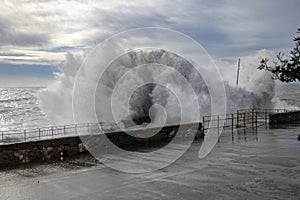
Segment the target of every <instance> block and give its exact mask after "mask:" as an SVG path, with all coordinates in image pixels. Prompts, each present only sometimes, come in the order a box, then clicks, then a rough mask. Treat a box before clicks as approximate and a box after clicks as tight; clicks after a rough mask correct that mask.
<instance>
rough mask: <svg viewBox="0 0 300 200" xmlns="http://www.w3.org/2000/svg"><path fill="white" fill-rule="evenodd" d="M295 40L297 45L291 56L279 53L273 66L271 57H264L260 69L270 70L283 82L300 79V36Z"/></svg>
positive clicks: (274, 76)
mask: <svg viewBox="0 0 300 200" xmlns="http://www.w3.org/2000/svg"><path fill="white" fill-rule="evenodd" d="M297 33H298V34H300V28H298V32H297ZM294 42H295V43H296V47H294V48H293V49H292V50H291V52H290V56H288V57H286V56H285V55H284V54H282V53H279V54H278V55H277V61H275V62H274V63H273V64H274V65H273V66H269V65H268V61H269V59H267V58H264V59H262V61H261V62H260V65H259V67H258V69H260V70H262V69H264V70H267V71H270V72H271V73H272V75H273V78H274V79H278V80H280V81H282V82H293V81H300V36H298V37H295V38H294Z"/></svg>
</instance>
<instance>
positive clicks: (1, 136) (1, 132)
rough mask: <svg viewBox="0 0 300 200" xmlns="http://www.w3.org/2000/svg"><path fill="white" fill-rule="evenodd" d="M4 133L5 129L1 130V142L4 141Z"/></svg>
mask: <svg viewBox="0 0 300 200" xmlns="http://www.w3.org/2000/svg"><path fill="white" fill-rule="evenodd" d="M3 134H4V132H3V131H1V138H2V140H1V142H3V141H4V140H3Z"/></svg>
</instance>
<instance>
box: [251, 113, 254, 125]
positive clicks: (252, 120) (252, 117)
mask: <svg viewBox="0 0 300 200" xmlns="http://www.w3.org/2000/svg"><path fill="white" fill-rule="evenodd" d="M251 125H252V126H254V109H253V110H252V112H251Z"/></svg>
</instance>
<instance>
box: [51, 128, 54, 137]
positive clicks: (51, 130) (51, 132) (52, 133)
mask: <svg viewBox="0 0 300 200" xmlns="http://www.w3.org/2000/svg"><path fill="white" fill-rule="evenodd" d="M51 135H52V137H53V135H54V134H53V126H52V127H51Z"/></svg>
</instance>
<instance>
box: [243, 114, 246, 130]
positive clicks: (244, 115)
mask: <svg viewBox="0 0 300 200" xmlns="http://www.w3.org/2000/svg"><path fill="white" fill-rule="evenodd" d="M243 117H244V128H245V127H246V113H244V114H243Z"/></svg>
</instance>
